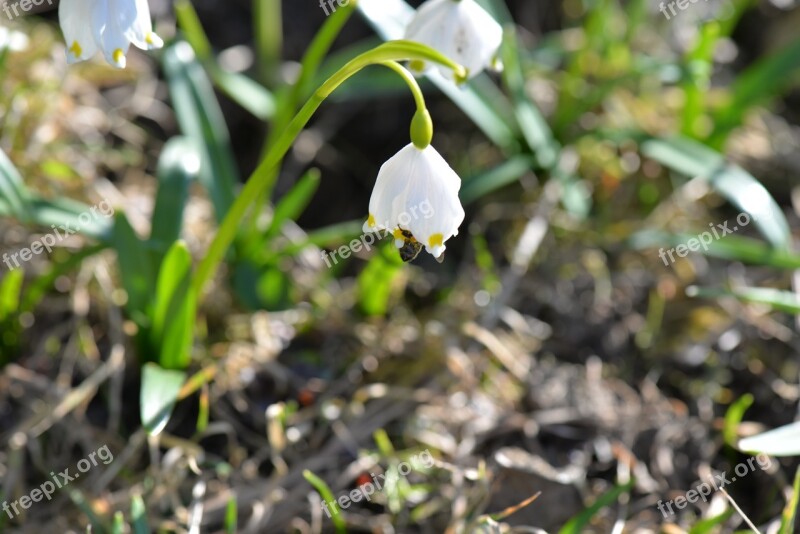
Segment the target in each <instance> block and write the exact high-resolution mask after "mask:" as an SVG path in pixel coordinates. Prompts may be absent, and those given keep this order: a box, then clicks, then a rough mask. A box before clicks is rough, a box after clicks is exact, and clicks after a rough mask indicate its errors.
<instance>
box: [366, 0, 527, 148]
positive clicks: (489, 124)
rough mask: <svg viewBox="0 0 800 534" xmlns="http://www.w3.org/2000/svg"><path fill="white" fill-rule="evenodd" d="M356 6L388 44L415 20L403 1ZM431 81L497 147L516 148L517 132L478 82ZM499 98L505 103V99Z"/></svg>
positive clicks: (376, 0)
mask: <svg viewBox="0 0 800 534" xmlns="http://www.w3.org/2000/svg"><path fill="white" fill-rule="evenodd" d="M357 6H358V9H359V10H360V11H361V14H362V15H363V16H364V18H365V19H366V20H367V22H369V24H370V25H371V26H372V27H373V28H375V31H376V32H377V33H378V34H379V35H380V36H381V37H383V38H384V39H385V40H387V41H393V40H396V39H402V38H403V35H404V33H405V28H406V26H407V25H408V23H409V22H410V21H411V18H412V17H413V16H414V9H413V8H412V7H411V6H410V5H408V4H407V3H406V2H405V1H404V0H359V2H358V4H357ZM481 76H482V77H485V76H486V75H485V74H482V75H481ZM428 79H429V80H430V81H431V82H433V84H434V85H436V87H438V88H439V90H440V91H442V92H443V93H444V94H446V95H447V97H448V98H450V100H452V101H453V103H454V104H456V105H457V106H458V107H459V108H460V109H461V111H463V112H464V113H465V114H466V115H467V116H468V117H469V118H470V119H472V121H473V122H474V123H475V125H476V126H478V128H480V129H481V130H482V131H483V133H484V134H485V135H486V136H487V137H488V138H489V139H491V140H492V141H493V142H494V143H495V144H496V145H498V146H500V147H504V148H511V147H514V146H515V145H516V140H515V132H514V131H513V130H512V129H511V128H510V127H509V126H508V124H509V123H508V122H507V121H506V120H504V119H503V117H502V116H501V114H500V113H498V110H497V107H496V103H495V102H493V101H492V100H490V99H488V98H484V97H483V96H482V95H480V94H479V93H478V91H477V89H476V87H477V84H476V82H475V80H473V81H471V82H470V84H468V85H466V86H460V87H459V86H456V84H454V83H452V82H451V81H449V80H446V79H444V78H442V77H441V76H440V75H438V73H432V74H429V75H428ZM500 98H501V99H504V97H502V96H501V97H500Z"/></svg>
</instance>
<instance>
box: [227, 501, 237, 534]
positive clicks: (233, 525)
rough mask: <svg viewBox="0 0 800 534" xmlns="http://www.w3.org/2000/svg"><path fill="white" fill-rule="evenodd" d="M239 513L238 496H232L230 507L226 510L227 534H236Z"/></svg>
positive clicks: (229, 502)
mask: <svg viewBox="0 0 800 534" xmlns="http://www.w3.org/2000/svg"><path fill="white" fill-rule="evenodd" d="M238 514H239V511H238V507H237V506H236V496H235V495H232V496H231V498H230V499H229V500H228V506H227V507H226V508H225V534H236V532H237V530H238V528H239V526H238V521H239V517H238Z"/></svg>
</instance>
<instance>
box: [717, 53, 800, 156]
mask: <svg viewBox="0 0 800 534" xmlns="http://www.w3.org/2000/svg"><path fill="white" fill-rule="evenodd" d="M798 69H800V38H797V39H795V40H794V41H793V42H792V43H791V44H789V45H787V46H784V47H781V48H780V49H779V50H778V51H777V52H775V53H774V54H772V55H769V56H767V57H765V58H762V59H760V60H758V61H757V62H756V63H754V64H753V65H752V66H750V67H748V68H747V69H746V70H745V71H744V72H743V73H742V74H740V75H739V77H738V78H737V79H736V81H735V82H734V84H733V86H732V91H733V97H732V99H731V101H730V102H728V103H726V105H725V106H724V107H722V108H720V111H719V113H717V114H716V115H715V120H714V124H715V129H714V133H713V135H712V136H711V138H710V143H711V144H712V146H717V147H719V146H722V144H723V142H724V141H725V139H726V138H727V136H728V134H729V133H730V131H731V130H733V129H734V128H736V127H737V126H739V125H740V124H741V122H742V118H743V117H744V115H745V113H747V112H748V111H749V110H750V109H751V108H752V107H753V106H756V105H758V104H762V103H764V102H766V101H768V100H770V99H771V98H774V97H775V96H777V95H779V94H781V92H783V91H784V90H785V89H786V88H787V87H788V86H789V84H790V83H792V80H793V79H794V78H793V75H794V74H796V73H797V71H798Z"/></svg>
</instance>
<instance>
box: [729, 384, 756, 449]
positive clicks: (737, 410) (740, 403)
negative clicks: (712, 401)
mask: <svg viewBox="0 0 800 534" xmlns="http://www.w3.org/2000/svg"><path fill="white" fill-rule="evenodd" d="M754 400H755V399H754V398H753V396H752V395H750V394H749V393H747V394H745V395H742V396H741V397H739V398H738V399H736V401H734V402H733V403H731V405H730V406H729V407H728V409H727V411H726V412H725V426H724V427H723V430H722V437H723V439H724V440H725V443H726V444H727V445H728V446H729V447H736V441H737V440H738V436H739V425H740V424H741V422H742V419H743V418H744V412H746V411H747V409H748V408H749V407H750V406H752V405H753V401H754Z"/></svg>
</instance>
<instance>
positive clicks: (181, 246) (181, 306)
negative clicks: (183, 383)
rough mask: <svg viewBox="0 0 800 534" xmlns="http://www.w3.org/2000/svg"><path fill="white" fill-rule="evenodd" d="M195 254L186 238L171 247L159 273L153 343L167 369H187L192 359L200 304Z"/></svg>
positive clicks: (151, 332) (159, 358) (163, 365)
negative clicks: (194, 284)
mask: <svg viewBox="0 0 800 534" xmlns="http://www.w3.org/2000/svg"><path fill="white" fill-rule="evenodd" d="M191 277H192V257H191V255H190V254H189V249H188V248H187V247H186V244H185V243H184V242H182V241H176V242H175V244H174V245H173V246H172V247H171V248H170V250H169V252H168V253H167V255H166V257H165V258H164V262H163V264H162V265H161V270H160V272H159V274H158V284H157V286H156V294H155V305H154V307H153V322H152V329H151V331H150V334H151V346H152V347H153V348H157V349H158V351H159V355H158V362H159V363H160V365H161V367H163V368H164V369H178V370H182V369H186V367H188V365H189V362H190V361H191V356H192V353H191V349H192V339H193V328H194V323H195V311H196V306H195V302H194V295H193V294H192V292H191V291H190V288H191Z"/></svg>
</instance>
